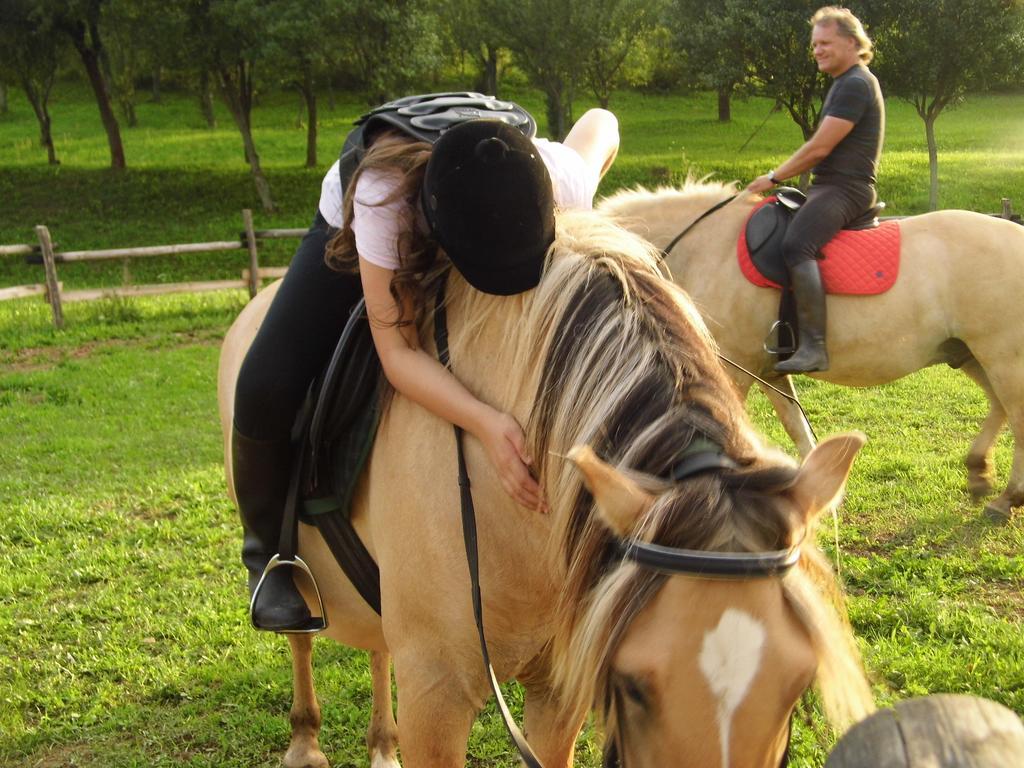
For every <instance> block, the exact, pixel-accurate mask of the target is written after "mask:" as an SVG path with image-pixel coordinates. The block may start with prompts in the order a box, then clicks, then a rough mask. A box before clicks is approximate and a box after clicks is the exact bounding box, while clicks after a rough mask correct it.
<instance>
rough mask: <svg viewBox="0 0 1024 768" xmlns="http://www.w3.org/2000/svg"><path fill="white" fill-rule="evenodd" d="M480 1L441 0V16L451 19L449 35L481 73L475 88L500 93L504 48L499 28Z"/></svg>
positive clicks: (489, 92)
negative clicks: (500, 73)
mask: <svg viewBox="0 0 1024 768" xmlns="http://www.w3.org/2000/svg"><path fill="white" fill-rule="evenodd" d="M484 5H485V4H484V3H483V2H481V0H442V2H441V6H440V8H439V15H440V17H441V18H442V19H447V20H448V22H449V23H448V35H449V36H450V38H451V41H452V43H453V44H454V46H455V47H456V48H457V49H458V51H459V52H460V53H463V54H465V55H467V56H469V58H470V60H472V61H473V63H474V64H475V65H476V67H477V70H478V72H479V77H478V78H477V81H476V82H475V83H474V84H473V87H474V88H475V89H476V90H477V91H480V92H482V93H486V94H490V95H492V96H497V95H498V64H499V59H500V52H501V49H502V48H503V47H504V46H503V44H502V39H501V32H500V30H499V29H498V28H497V27H496V26H495V25H494V23H493V21H492V20H491V19H490V17H489V16H488V15H487V13H486V12H485V8H484Z"/></svg>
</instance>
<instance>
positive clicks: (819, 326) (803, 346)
mask: <svg viewBox="0 0 1024 768" xmlns="http://www.w3.org/2000/svg"><path fill="white" fill-rule="evenodd" d="M789 279H790V282H791V283H792V285H793V294H794V295H795V297H796V316H797V320H798V321H799V323H800V345H799V346H798V347H797V350H796V352H794V353H793V356H792V357H790V358H789V359H788V360H783V361H782V362H781V363H777V364H776V365H775V370H776V371H778V372H779V373H810V372H811V371H827V370H828V352H827V351H826V349H825V286H824V285H822V282H821V270H820V269H819V268H818V262H816V261H815V260H814V259H808V260H807V261H802V262H800V263H799V264H797V265H796V266H795V267H790V268H789Z"/></svg>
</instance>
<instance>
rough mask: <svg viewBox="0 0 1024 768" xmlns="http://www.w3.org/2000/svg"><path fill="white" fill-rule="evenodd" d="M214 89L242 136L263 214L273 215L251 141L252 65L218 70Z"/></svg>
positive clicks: (265, 180) (264, 179)
mask: <svg viewBox="0 0 1024 768" xmlns="http://www.w3.org/2000/svg"><path fill="white" fill-rule="evenodd" d="M216 74H217V85H218V87H219V89H220V92H221V96H222V97H223V98H224V101H225V103H226V104H227V106H228V109H229V110H230V111H231V116H232V117H233V118H234V120H235V125H237V126H238V131H239V133H241V134H242V146H243V147H244V148H245V159H246V161H247V162H248V163H249V170H250V171H251V172H252V179H253V182H254V183H255V184H256V193H257V194H258V195H259V196H260V202H261V203H262V204H263V210H264V211H266V212H267V213H273V212H274V210H275V206H274V200H273V198H271V196H270V184H269V183H268V182H267V177H266V176H264V175H263V169H262V168H261V167H260V156H259V154H257V152H256V142H255V141H253V138H252V122H251V116H252V65H251V64H250V63H248V62H245V61H239V62H238V64H237V65H236V66H235V68H234V70H232V69H230V68H227V67H222V68H220V69H218V70H217V73H216Z"/></svg>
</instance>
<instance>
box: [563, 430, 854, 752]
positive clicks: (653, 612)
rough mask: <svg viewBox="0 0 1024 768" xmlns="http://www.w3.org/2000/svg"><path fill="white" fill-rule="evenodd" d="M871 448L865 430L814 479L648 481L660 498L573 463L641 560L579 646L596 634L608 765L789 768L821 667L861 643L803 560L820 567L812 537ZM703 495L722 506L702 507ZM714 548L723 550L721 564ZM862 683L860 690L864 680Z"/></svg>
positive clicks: (830, 452)
mask: <svg viewBox="0 0 1024 768" xmlns="http://www.w3.org/2000/svg"><path fill="white" fill-rule="evenodd" d="M862 444H863V437H862V436H860V435H846V436H840V437H836V438H833V439H830V440H827V441H825V442H823V443H822V444H821V445H820V446H818V447H817V448H816V449H815V450H814V452H813V453H812V454H811V455H810V456H808V458H807V460H806V461H805V462H804V464H803V466H802V467H801V468H800V469H799V470H792V471H790V470H787V469H785V468H782V467H774V468H762V469H760V470H755V471H753V472H751V471H746V470H741V469H738V468H737V469H732V468H729V467H728V466H724V467H722V466H719V467H714V466H713V467H710V468H708V469H706V470H705V471H704V473H702V474H701V475H695V476H693V477H692V478H690V479H688V480H683V481H682V483H683V484H689V485H691V486H703V487H701V488H699V489H698V488H696V487H689V488H682V487H680V483H677V482H672V483H665V482H664V481H660V480H657V479H652V478H647V479H646V480H647V482H646V483H645V485H647V486H648V487H652V488H656V489H657V490H655V491H654V492H651V491H649V490H647V489H645V488H644V487H642V486H641V485H640V484H639V483H638V482H637V481H635V480H633V479H632V478H630V477H629V476H627V475H624V474H623V473H621V472H619V471H617V470H616V469H614V468H613V467H611V466H609V465H608V464H605V463H604V462H602V461H601V460H600V459H598V458H597V457H596V456H595V454H594V453H593V451H591V450H590V449H589V448H582V449H579V448H578V449H575V450H574V451H573V452H572V453H571V455H570V456H571V458H572V459H573V460H574V462H575V463H576V465H577V467H578V468H579V469H580V471H581V472H582V473H583V475H584V476H585V482H586V485H587V487H588V489H589V490H590V491H591V493H592V494H593V496H594V499H595V502H596V506H597V509H598V512H599V516H600V519H601V521H602V522H603V523H604V524H605V525H606V526H607V529H608V531H609V532H610V533H611V534H612V536H613V537H614V540H615V541H616V542H617V545H618V546H619V548H620V550H621V551H622V553H623V554H624V555H625V558H624V561H623V562H622V563H621V564H619V565H612V568H613V573H611V574H610V576H609V577H608V578H607V579H606V580H605V581H604V583H603V584H602V585H601V586H600V587H598V589H597V590H596V591H595V593H594V594H593V595H592V596H591V599H592V604H591V606H590V608H589V609H588V611H587V613H586V614H585V615H584V616H583V619H582V623H581V626H580V629H581V630H582V633H581V634H580V635H579V639H580V640H582V639H583V638H584V637H587V636H588V635H589V637H587V641H588V643H590V644H592V645H591V646H590V647H591V649H592V650H591V652H590V653H587V652H586V651H585V650H584V649H583V648H582V647H577V652H579V653H582V654H583V656H582V660H583V661H584V663H586V662H589V663H590V664H592V665H593V666H594V667H596V669H597V674H596V675H590V677H592V678H593V679H595V680H596V681H597V687H596V688H595V690H594V698H595V700H596V702H597V704H598V706H599V710H600V711H601V713H602V714H603V717H604V720H605V726H606V734H607V738H606V743H607V746H606V755H607V756H608V759H607V760H606V763H607V764H614V763H615V759H616V758H617V759H618V762H619V763H620V764H621V765H623V766H626V767H628V768H634V766H652V767H653V766H665V765H672V766H684V767H685V766H702V767H704V768H707V767H711V766H722V767H723V768H726V767H728V766H743V767H744V768H748V767H749V768H777V766H779V765H780V764H782V761H783V756H784V755H785V754H786V749H787V743H788V738H789V720H790V717H791V714H792V711H793V708H794V706H795V704H796V702H797V700H798V699H799V698H800V696H801V695H802V694H803V693H804V691H805V690H807V688H808V687H809V686H810V684H811V681H812V679H813V678H814V676H815V673H816V672H817V670H818V666H819V657H822V656H824V657H826V658H824V659H823V661H824V662H825V663H826V664H828V663H830V662H831V661H832V659H831V658H830V657H831V656H832V655H834V654H837V653H840V654H841V653H842V650H843V648H844V646H845V647H847V649H848V646H849V643H848V638H847V637H844V636H843V633H842V629H841V624H838V625H837V624H836V623H835V622H832V623H831V624H830V622H828V620H827V618H828V614H827V610H828V609H827V606H823V605H821V604H819V603H818V602H817V601H816V600H815V596H814V594H813V588H812V587H811V585H810V584H809V583H807V567H808V566H807V564H801V563H799V562H797V561H796V558H797V557H799V556H800V555H801V554H804V556H805V557H807V558H814V556H815V555H814V552H813V544H811V543H810V542H808V541H807V540H806V538H805V537H806V536H807V534H808V531H810V530H813V524H814V522H815V520H816V519H817V517H818V516H819V515H820V513H821V512H822V511H823V510H824V509H826V508H827V507H828V506H829V505H831V504H832V503H833V502H834V501H835V499H836V498H837V497H838V496H839V494H840V493H841V491H842V488H843V485H844V483H845V481H846V477H847V474H848V472H849V469H850V466H851V464H852V462H853V459H854V456H855V455H856V453H857V451H858V449H859V448H860V446H861V445H862ZM691 466H692V464H691ZM697 466H699V465H697ZM701 497H703V498H704V502H703V503H704V504H706V505H707V506H706V508H705V509H703V510H701V509H692V508H691V506H692V505H693V503H694V502H695V501H698V500H699V499H700V498H701ZM698 503H700V502H699V501H698ZM734 505H735V506H742V507H743V509H741V510H734V509H728V508H730V507H733V506H734ZM714 506H718V507H719V509H714V508H713V507H714ZM723 512H725V513H728V514H727V515H725V516H724V515H723ZM726 516H728V517H731V518H734V520H732V521H726V520H725V519H724V518H725V517H726ZM729 528H734V530H729ZM715 529H717V530H715ZM652 542H655V545H654V546H653V547H649V548H648V549H647V550H646V551H641V552H640V553H639V554H636V553H634V554H633V555H632V556H630V554H629V553H630V550H631V548H635V547H637V546H640V547H643V546H645V544H646V545H650V543H652ZM694 547H696V548H697V549H698V550H700V551H695V549H692V548H694ZM723 549H727V550H731V551H729V552H728V553H726V552H723V551H722V550H723ZM803 550H807V552H806V553H804V552H803ZM707 551H711V552H714V553H715V554H714V555H712V556H711V557H710V558H707V559H706V560H705V558H706V557H707V555H706V554H705V552H707ZM752 554H753V555H760V556H761V558H762V559H760V560H758V559H754V558H753V557H751V556H750V555H752ZM790 566H792V567H793V572H792V573H787V571H788V570H789V567H790ZM810 568H811V569H812V570H813V568H814V566H813V565H810ZM715 571H718V572H719V575H718V576H714V575H709V574H710V573H714V572H715ZM730 573H731V575H730ZM809 590H810V591H809ZM823 612H825V613H824V616H823V615H822V614H823ZM595 641H599V642H595ZM836 643H839V645H838V646H835V645H834V644H836ZM829 644H833V645H832V647H830V646H829ZM573 645H576V643H573ZM588 656H589V659H588V658H587V657H588ZM846 662H847V665H849V664H850V663H851V662H853V663H854V664H855V657H854V658H849V657H848V658H847V659H846ZM830 672H831V673H832V674H831V677H837V676H838V677H843V676H848V673H844V672H842V671H841V670H834V669H833V670H830ZM827 677H830V676H829V675H824V676H823V678H827ZM858 678H859V676H854V677H853V678H852V682H853V684H855V685H857V684H860V685H863V679H862V678H859V679H858ZM831 682H832V683H833V684H834V683H835V682H836V681H834V680H833V681H831ZM825 693H826V694H828V693H830V692H829V691H826V692H825ZM836 693H838V692H836Z"/></svg>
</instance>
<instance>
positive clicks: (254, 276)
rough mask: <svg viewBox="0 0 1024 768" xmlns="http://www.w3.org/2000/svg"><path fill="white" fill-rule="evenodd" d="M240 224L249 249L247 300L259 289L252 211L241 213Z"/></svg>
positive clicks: (257, 259) (245, 210) (247, 209)
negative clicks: (243, 227)
mask: <svg viewBox="0 0 1024 768" xmlns="http://www.w3.org/2000/svg"><path fill="white" fill-rule="evenodd" d="M242 223H243V224H244V225H245V242H246V245H247V246H248V247H249V298H250V299H251V298H252V297H253V296H255V295H256V293H257V292H258V291H259V289H260V259H259V253H258V252H257V250H256V230H255V229H254V228H253V225H252V210H251V209H249V208H246V209H244V210H243V211H242Z"/></svg>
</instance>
